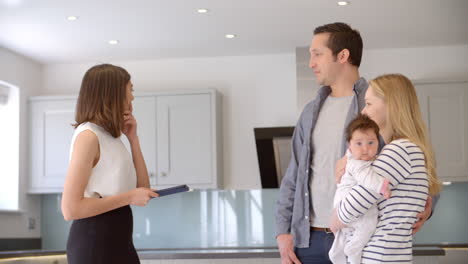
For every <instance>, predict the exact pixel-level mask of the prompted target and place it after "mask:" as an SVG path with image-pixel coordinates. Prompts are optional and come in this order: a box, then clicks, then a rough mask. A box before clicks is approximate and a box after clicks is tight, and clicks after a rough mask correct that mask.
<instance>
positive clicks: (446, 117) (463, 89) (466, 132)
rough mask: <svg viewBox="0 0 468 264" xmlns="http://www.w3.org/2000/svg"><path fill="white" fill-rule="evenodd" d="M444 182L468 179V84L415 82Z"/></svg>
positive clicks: (440, 175)
mask: <svg viewBox="0 0 468 264" xmlns="http://www.w3.org/2000/svg"><path fill="white" fill-rule="evenodd" d="M415 87H416V91H417V94H418V98H419V101H420V104H421V110H422V114H423V117H424V120H425V122H426V124H427V126H428V128H429V133H430V137H431V141H432V145H433V148H434V152H435V156H436V162H437V174H438V176H439V178H440V179H441V180H443V181H467V180H468V82H415Z"/></svg>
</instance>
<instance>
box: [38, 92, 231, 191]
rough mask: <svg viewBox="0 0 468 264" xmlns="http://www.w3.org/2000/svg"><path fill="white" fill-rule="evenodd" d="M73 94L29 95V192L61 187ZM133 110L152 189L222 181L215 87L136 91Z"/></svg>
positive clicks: (209, 185) (203, 185) (211, 185)
mask: <svg viewBox="0 0 468 264" xmlns="http://www.w3.org/2000/svg"><path fill="white" fill-rule="evenodd" d="M76 98H77V97H58V96H57V97H55V96H47V97H33V98H31V99H30V118H31V119H30V137H31V139H30V146H31V162H30V164H31V165H30V175H31V177H30V183H31V184H30V189H29V192H30V193H56V192H62V191H63V183H64V179H65V176H66V171H67V167H68V159H69V149H70V142H71V138H72V135H73V127H72V126H71V125H70V124H72V123H73V122H74V110H75V105H76ZM133 114H134V116H135V118H136V120H137V123H138V130H137V131H138V136H139V138H140V145H141V149H142V152H143V156H144V158H145V161H146V165H147V169H148V173H149V175H150V183H151V186H152V187H153V188H165V187H169V186H174V185H178V184H188V185H189V186H190V187H192V188H219V187H221V186H222V181H221V179H222V175H221V174H222V168H221V162H222V157H221V129H220V127H221V122H220V96H219V94H218V93H217V92H216V91H215V90H214V89H203V90H195V91H170V92H158V93H146V94H141V95H138V94H137V95H135V100H134V102H133ZM122 139H123V142H124V144H125V145H126V146H127V148H128V149H129V151H130V146H129V144H128V141H127V139H126V138H125V136H123V138H122Z"/></svg>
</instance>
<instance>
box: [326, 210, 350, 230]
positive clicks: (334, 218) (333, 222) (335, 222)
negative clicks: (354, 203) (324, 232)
mask: <svg viewBox="0 0 468 264" xmlns="http://www.w3.org/2000/svg"><path fill="white" fill-rule="evenodd" d="M345 227H346V225H345V224H343V223H342V222H341V221H340V219H339V218H338V214H337V212H336V208H333V212H332V215H331V218H330V230H331V231H332V232H333V234H336V232H338V231H339V230H340V229H342V228H345Z"/></svg>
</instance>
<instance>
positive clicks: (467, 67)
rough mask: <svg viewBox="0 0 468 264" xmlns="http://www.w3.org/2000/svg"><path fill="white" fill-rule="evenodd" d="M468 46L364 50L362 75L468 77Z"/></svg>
mask: <svg viewBox="0 0 468 264" xmlns="http://www.w3.org/2000/svg"><path fill="white" fill-rule="evenodd" d="M467 60H468V45H460V46H444V47H424V48H406V49H391V50H389V49H378V50H377V49H375V50H367V51H364V54H363V58H362V63H361V69H360V72H361V75H362V76H364V77H366V78H367V79H368V80H370V79H372V78H375V77H377V76H378V75H381V74H384V73H402V74H404V75H406V76H407V77H408V78H410V79H411V80H415V81H416V80H427V79H430V80H454V79H455V80H462V79H463V80H466V79H468V63H467Z"/></svg>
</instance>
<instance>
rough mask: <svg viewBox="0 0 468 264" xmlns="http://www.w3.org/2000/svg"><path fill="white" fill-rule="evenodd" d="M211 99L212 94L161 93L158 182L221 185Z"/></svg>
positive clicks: (195, 185)
mask: <svg viewBox="0 0 468 264" xmlns="http://www.w3.org/2000/svg"><path fill="white" fill-rule="evenodd" d="M211 99H212V98H211V96H210V95H208V94H189V95H164V96H158V98H157V111H156V113H157V125H156V127H157V135H158V136H157V153H158V157H157V175H156V185H158V186H170V185H176V184H181V183H183V184H188V185H189V186H193V187H195V188H216V187H218V186H217V182H218V180H217V178H216V175H217V173H216V167H215V166H213V165H214V164H215V160H216V157H214V156H213V155H216V151H215V150H216V148H215V142H213V141H212V140H211V138H213V135H214V133H216V130H215V129H214V127H213V120H214V119H215V113H214V112H213V111H212V109H211V108H212V104H211Z"/></svg>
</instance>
